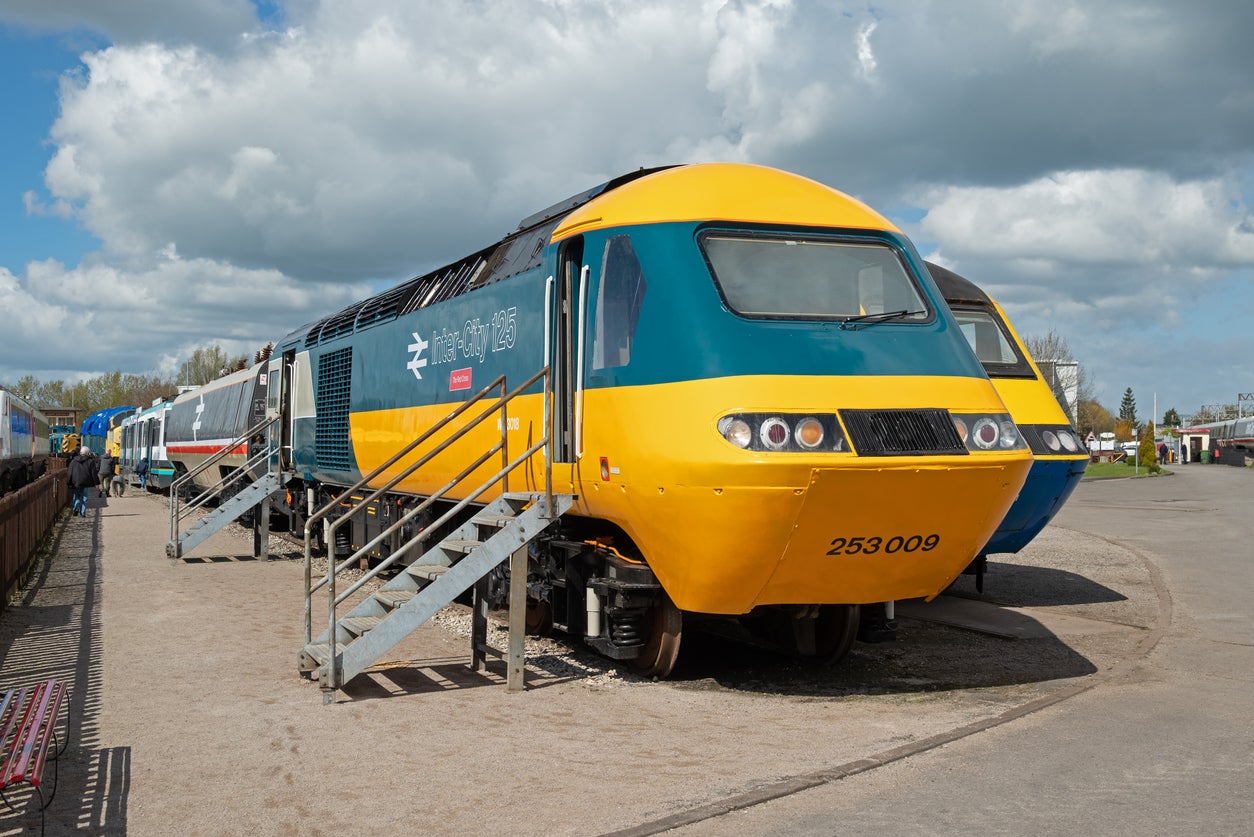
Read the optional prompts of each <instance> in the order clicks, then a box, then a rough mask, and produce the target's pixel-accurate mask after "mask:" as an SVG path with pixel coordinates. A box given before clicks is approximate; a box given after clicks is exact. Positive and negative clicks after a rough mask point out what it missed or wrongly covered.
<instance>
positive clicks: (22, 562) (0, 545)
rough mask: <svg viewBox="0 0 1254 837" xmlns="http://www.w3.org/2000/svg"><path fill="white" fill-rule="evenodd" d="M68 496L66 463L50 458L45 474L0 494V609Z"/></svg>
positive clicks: (17, 586)
mask: <svg viewBox="0 0 1254 837" xmlns="http://www.w3.org/2000/svg"><path fill="white" fill-rule="evenodd" d="M69 496H70V490H69V488H68V487H67V486H66V479H65V463H64V462H63V461H61V460H49V468H48V472H47V473H46V474H44V475H43V476H42V477H40V478H39V479H37V480H35V481H34V482H32V483H31V484H30V485H27V486H24V487H22V488H19V489H18V490H17V491H11V492H9V493H8V494H6V495H4V496H3V497H0V571H2V572H0V581H3V583H4V586H3V587H2V588H0V591H2V592H3V596H0V611H3V610H4V609H5V608H6V607H8V604H9V599H10V598H11V597H12V596H13V594H14V593H16V592H17V591H18V590H19V589H21V587H22V585H23V584H24V583H25V582H26V576H27V574H28V573H29V572H30V568H31V564H32V562H33V560H34V558H35V555H36V554H37V553H38V551H39V545H40V544H41V543H42V542H43V539H44V535H46V534H48V530H49V529H50V528H52V523H53V521H54V520H56V519H57V513H58V512H60V511H61V509H63V508H65V504H66V502H67V501H68V499H69Z"/></svg>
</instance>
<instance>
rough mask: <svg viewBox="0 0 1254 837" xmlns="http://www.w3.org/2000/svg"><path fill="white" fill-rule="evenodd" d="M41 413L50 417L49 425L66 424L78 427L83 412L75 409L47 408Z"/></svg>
mask: <svg viewBox="0 0 1254 837" xmlns="http://www.w3.org/2000/svg"><path fill="white" fill-rule="evenodd" d="M40 412H42V413H43V414H44V415H45V416H47V417H48V424H65V425H69V426H70V427H78V414H79V413H81V412H82V410H79V409H76V408H74V407H45V408H44V409H42V410H40Z"/></svg>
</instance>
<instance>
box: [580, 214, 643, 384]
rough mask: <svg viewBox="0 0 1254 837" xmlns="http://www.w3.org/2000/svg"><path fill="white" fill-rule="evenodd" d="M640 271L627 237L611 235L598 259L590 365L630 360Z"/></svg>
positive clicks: (608, 365) (599, 366) (609, 366)
mask: <svg viewBox="0 0 1254 837" xmlns="http://www.w3.org/2000/svg"><path fill="white" fill-rule="evenodd" d="M644 289H645V281H644V271H643V270H641V268H640V259H638V258H637V257H636V251H635V248H633V247H632V246H631V238H630V237H628V236H625V235H616V236H612V237H611V238H610V239H609V240H608V241H606V242H605V250H604V253H603V254H602V259H601V284H600V287H599V288H598V289H597V308H596V311H597V314H596V332H595V335H596V336H595V339H594V341H593V345H592V368H593V370H598V369H612V368H615V367H619V366H626V365H627V364H628V363H629V362H630V361H631V344H632V341H633V340H634V339H635V335H636V324H637V323H638V322H639V320H640V305H641V303H642V302H643V300H644Z"/></svg>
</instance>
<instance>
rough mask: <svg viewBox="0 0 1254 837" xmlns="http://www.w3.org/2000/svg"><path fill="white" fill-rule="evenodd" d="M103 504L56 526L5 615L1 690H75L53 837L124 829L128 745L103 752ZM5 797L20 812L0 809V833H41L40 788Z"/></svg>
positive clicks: (51, 822) (52, 811) (66, 718)
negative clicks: (48, 686) (51, 685)
mask: <svg viewBox="0 0 1254 837" xmlns="http://www.w3.org/2000/svg"><path fill="white" fill-rule="evenodd" d="M105 505H106V500H104V499H103V498H92V499H91V500H89V501H88V512H87V517H71V516H69V514H68V512H66V513H65V514H64V515H63V516H62V517H61V519H60V520H58V521H57V522H56V523H55V524H54V525H53V530H52V535H51V544H50V548H49V549H48V550H47V555H46V556H45V557H42V558H41V559H40V560H39V563H38V566H37V567H36V569H35V571H34V573H33V575H32V578H31V579H30V582H29V583H28V584H27V586H26V589H25V590H23V591H22V594H21V596H20V598H19V599H18V600H17V601H16V602H14V605H13V606H12V607H10V608H8V609H7V610H6V611H5V612H4V618H3V619H0V660H2V662H0V686H4V687H8V686H13V685H25V684H27V683H34V682H37V681H40V680H44V679H47V678H50V677H55V678H57V679H58V680H62V681H64V682H65V683H66V684H67V685H68V687H69V697H68V700H67V702H66V706H65V708H64V709H63V710H62V711H63V720H62V724H63V727H62V730H61V731H60V732H59V733H58V734H59V735H64V736H65V740H66V742H67V747H66V749H65V752H64V753H63V754H62V755H61V757H60V759H59V761H58V763H57V764H56V765H53V764H49V765H48V766H47V767H46V768H45V771H44V783H45V787H49V786H50V785H51V782H52V779H53V771H54V769H55V770H56V775H57V785H58V786H57V788H56V796H55V798H54V799H53V801H52V803H51V804H50V805H49V807H48V809H47V811H46V813H45V817H46V826H47V833H48V834H68V833H71V832H74V831H78V830H82V831H86V832H87V833H90V834H100V835H106V837H108V835H123V834H126V830H127V797H128V796H129V791H130V776H131V753H130V748H129V747H112V748H109V747H101V746H100V742H99V715H100V695H101V658H102V653H103V650H102V640H101V625H100V613H101V606H100V590H101V571H102V567H101V560H100V555H101V548H100V516H99V511H98V510H99V509H100V508H102V507H103V506H105ZM48 556H52V557H48ZM6 796H7V798H8V799H9V800H10V802H11V803H12V804H13V807H14V808H15V809H16V812H15V811H11V810H9V809H7V808H3V807H0V834H17V833H23V832H26V831H28V830H34V831H38V828H39V810H38V800H37V799H35V798H34V791H33V790H30V789H28V788H18V789H13V790H10V791H6Z"/></svg>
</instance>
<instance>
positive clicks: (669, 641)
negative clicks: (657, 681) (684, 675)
mask: <svg viewBox="0 0 1254 837" xmlns="http://www.w3.org/2000/svg"><path fill="white" fill-rule="evenodd" d="M650 619H651V621H652V625H653V631H652V633H651V634H650V635H649V642H648V644H647V645H645V647H644V650H643V651H641V652H640V656H639V657H637V658H636V659H634V660H632V661H631V665H632V668H634V669H635V670H636V671H637V672H639V673H640V674H643V675H644V676H645V677H666V676H668V675H669V674H670V673H671V670H672V669H674V668H675V660H677V659H678V658H679V640H680V637H681V635H682V633H683V624H684V615H683V612H682V611H680V609H679V608H677V607H675V603H674V602H672V601H671V597H670V596H668V595H666V591H665V590H663V591H662V600H661V601H660V602H659V603H658V604H657V605H656V606H655V607H654V608H653V610H652V612H651V613H650Z"/></svg>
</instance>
